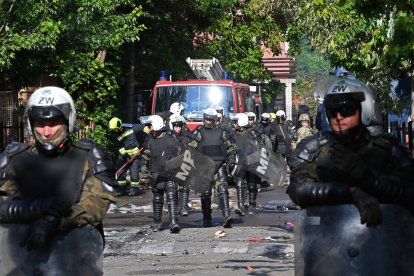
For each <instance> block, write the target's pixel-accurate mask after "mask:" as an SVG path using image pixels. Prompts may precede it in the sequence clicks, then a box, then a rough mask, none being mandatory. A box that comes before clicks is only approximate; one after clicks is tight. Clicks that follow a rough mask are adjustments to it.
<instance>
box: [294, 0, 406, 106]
mask: <svg viewBox="0 0 414 276" xmlns="http://www.w3.org/2000/svg"><path fill="white" fill-rule="evenodd" d="M290 8H291V9H292V10H294V17H292V22H291V25H290V28H289V38H290V41H291V42H292V43H293V47H292V49H298V48H299V47H297V46H298V43H299V41H300V38H301V37H302V36H303V35H304V34H305V35H306V36H307V37H308V38H309V39H310V44H311V46H312V47H314V48H317V49H318V50H319V51H321V53H322V54H323V55H325V56H326V57H327V58H328V59H329V60H331V62H332V64H333V65H340V66H345V67H346V68H347V69H349V70H351V71H353V72H355V73H356V75H357V77H358V78H360V79H363V80H365V81H369V82H371V83H373V84H374V86H375V87H377V89H378V91H379V92H380V97H381V98H382V101H383V102H385V103H387V105H388V107H389V108H390V109H392V108H393V107H395V106H396V105H395V104H394V102H392V101H390V99H389V91H390V83H391V80H392V79H399V78H400V77H401V76H403V75H406V74H407V73H408V74H412V72H413V70H414V65H413V57H414V16H413V12H414V3H413V2H412V1H401V0H391V1H385V0H384V1H356V0H334V1H323V0H312V1H305V0H298V1H295V3H294V4H291V6H290Z"/></svg>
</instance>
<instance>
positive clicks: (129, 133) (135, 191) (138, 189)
mask: <svg viewBox="0 0 414 276" xmlns="http://www.w3.org/2000/svg"><path fill="white" fill-rule="evenodd" d="M109 130H110V131H111V133H112V135H113V136H114V138H115V139H114V140H115V145H116V148H117V149H118V152H119V155H118V158H117V166H118V168H120V167H122V166H123V165H124V164H125V163H126V162H128V161H131V160H129V159H131V158H133V160H132V162H131V163H130V165H129V172H130V177H131V184H130V187H129V191H128V186H127V180H126V174H127V171H125V172H124V173H122V174H121V175H120V177H119V178H118V184H119V187H118V188H117V190H116V195H117V196H122V195H126V194H128V195H129V196H136V195H139V194H142V193H143V192H144V188H143V187H142V185H140V183H139V172H140V168H141V157H140V156H139V154H138V152H139V150H140V146H139V143H138V140H137V135H138V134H140V133H141V132H144V131H147V130H146V129H145V125H143V124H129V125H127V124H122V121H121V119H119V118H117V117H114V118H112V119H111V120H110V121H109Z"/></svg>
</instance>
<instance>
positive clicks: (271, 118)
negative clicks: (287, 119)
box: [269, 112, 276, 123]
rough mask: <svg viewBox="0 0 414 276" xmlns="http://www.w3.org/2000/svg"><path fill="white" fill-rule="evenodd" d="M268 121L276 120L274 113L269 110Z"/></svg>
mask: <svg viewBox="0 0 414 276" xmlns="http://www.w3.org/2000/svg"><path fill="white" fill-rule="evenodd" d="M269 115H270V123H273V122H276V113H274V112H270V113H269Z"/></svg>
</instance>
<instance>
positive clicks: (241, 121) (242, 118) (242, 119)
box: [236, 113, 249, 127]
mask: <svg viewBox="0 0 414 276" xmlns="http://www.w3.org/2000/svg"><path fill="white" fill-rule="evenodd" d="M236 118H237V124H238V125H239V127H245V126H248V125H249V117H248V116H247V114H246V113H237V114H236Z"/></svg>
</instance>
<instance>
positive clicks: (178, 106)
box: [170, 102, 184, 115]
mask: <svg viewBox="0 0 414 276" xmlns="http://www.w3.org/2000/svg"><path fill="white" fill-rule="evenodd" d="M183 110H184V105H183V104H182V103H179V102H175V103H172V104H171V106H170V112H171V113H172V114H178V115H181V112H182V111H183Z"/></svg>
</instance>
